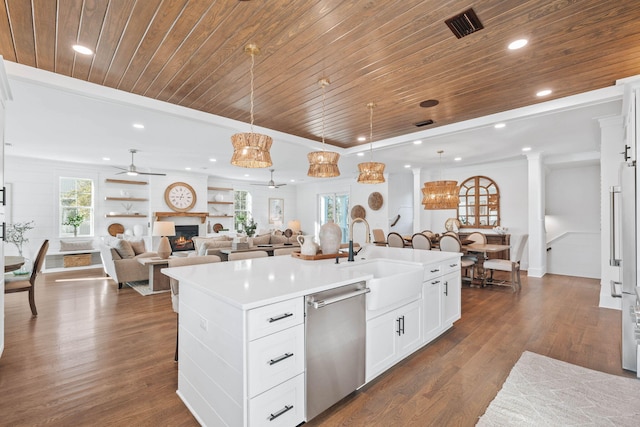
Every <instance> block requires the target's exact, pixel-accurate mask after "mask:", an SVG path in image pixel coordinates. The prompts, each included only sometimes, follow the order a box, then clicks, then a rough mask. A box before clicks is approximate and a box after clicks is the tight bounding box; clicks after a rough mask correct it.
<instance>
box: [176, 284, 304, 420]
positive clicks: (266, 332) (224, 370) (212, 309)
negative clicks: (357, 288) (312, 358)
mask: <svg viewBox="0 0 640 427" xmlns="http://www.w3.org/2000/svg"><path fill="white" fill-rule="evenodd" d="M179 337H180V343H179V361H178V363H179V374H178V395H179V396H180V397H181V398H182V400H183V401H185V403H187V405H188V406H189V408H190V409H191V411H192V413H193V414H194V415H196V417H197V419H198V421H199V422H200V423H201V424H203V425H208V426H215V425H233V426H245V427H246V426H263V425H269V426H295V425H298V424H300V423H302V422H303V421H305V394H304V393H305V390H304V361H305V355H304V300H303V298H302V297H299V298H294V299H290V300H286V301H281V302H277V303H274V304H268V305H265V306H262V307H258V308H254V309H251V310H246V311H245V310H242V309H239V308H236V307H233V306H232V305H229V304H226V303H224V302H222V301H220V300H219V299H216V298H213V297H212V296H210V295H209V294H207V293H204V292H201V291H200V289H198V288H196V287H193V286H181V288H180V334H179ZM244 373H246V374H244ZM209 402H215V405H214V407H212V406H211V404H210V403H209Z"/></svg>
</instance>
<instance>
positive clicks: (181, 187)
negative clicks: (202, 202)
mask: <svg viewBox="0 0 640 427" xmlns="http://www.w3.org/2000/svg"><path fill="white" fill-rule="evenodd" d="M164 201H165V202H167V205H169V207H170V208H171V209H173V210H174V211H176V212H187V211H189V210H191V209H192V208H193V207H194V206H195V205H196V192H195V191H194V189H193V187H191V186H190V185H189V184H187V183H184V182H174V183H173V184H171V185H170V186H168V187H167V189H166V190H164Z"/></svg>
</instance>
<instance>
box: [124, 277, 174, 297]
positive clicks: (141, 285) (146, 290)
mask: <svg viewBox="0 0 640 427" xmlns="http://www.w3.org/2000/svg"><path fill="white" fill-rule="evenodd" d="M126 285H127V286H129V287H130V288H133V290H135V291H136V292H137V293H139V294H140V295H144V296H146V295H153V294H161V293H164V292H169V289H165V290H163V291H155V292H154V291H152V290H151V288H150V287H149V282H147V281H146V280H141V281H139V282H126Z"/></svg>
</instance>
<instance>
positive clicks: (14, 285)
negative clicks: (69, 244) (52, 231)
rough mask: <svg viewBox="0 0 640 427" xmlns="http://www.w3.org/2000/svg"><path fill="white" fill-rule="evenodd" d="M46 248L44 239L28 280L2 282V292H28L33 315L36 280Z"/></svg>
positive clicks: (36, 313) (35, 313)
mask: <svg viewBox="0 0 640 427" xmlns="http://www.w3.org/2000/svg"><path fill="white" fill-rule="evenodd" d="M47 250H49V240H47V239H45V241H44V242H42V245H41V246H40V249H39V250H38V255H36V260H35V262H34V263H33V270H32V271H31V276H29V280H14V281H11V280H5V283H4V293H5V294H12V293H14V292H26V291H28V292H29V306H30V307H31V313H32V314H33V315H34V316H37V315H38V310H37V309H36V295H35V293H36V280H37V279H38V276H39V275H40V273H41V272H42V264H44V257H45V255H46V254H47Z"/></svg>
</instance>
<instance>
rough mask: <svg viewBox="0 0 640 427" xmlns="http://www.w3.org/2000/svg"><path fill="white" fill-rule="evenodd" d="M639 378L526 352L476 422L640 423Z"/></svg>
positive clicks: (514, 424) (617, 424)
mask: <svg viewBox="0 0 640 427" xmlns="http://www.w3.org/2000/svg"><path fill="white" fill-rule="evenodd" d="M639 425H640V380H637V379H634V378H625V377H619V376H616V375H611V374H605V373H603V372H598V371H593V370H591V369H587V368H583V367H581V366H576V365H572V364H570V363H566V362H562V361H559V360H555V359H551V358H549V357H545V356H541V355H539V354H535V353H531V352H528V351H525V352H524V353H522V356H520V360H518V362H517V363H516V364H515V366H514V367H513V369H512V370H511V373H510V374H509V377H508V378H507V380H506V381H505V383H504V384H503V386H502V389H501V390H500V392H498V395H497V396H496V398H495V399H494V400H493V401H492V402H491V404H490V405H489V407H488V408H487V411H486V412H485V413H484V415H483V416H482V417H480V420H479V421H478V424H477V426H483V427H486V426H536V427H537V426H630V427H631V426H634V427H635V426H639Z"/></svg>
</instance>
